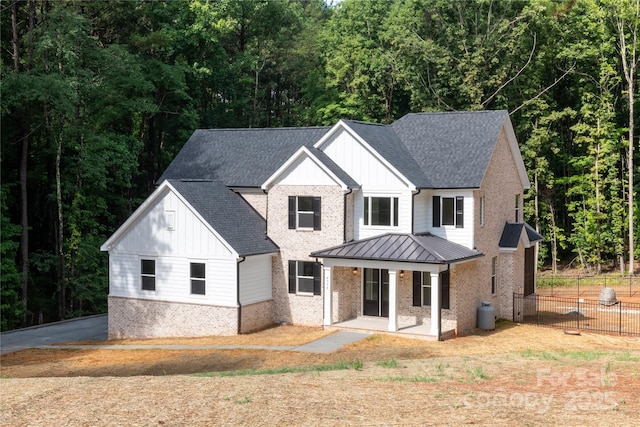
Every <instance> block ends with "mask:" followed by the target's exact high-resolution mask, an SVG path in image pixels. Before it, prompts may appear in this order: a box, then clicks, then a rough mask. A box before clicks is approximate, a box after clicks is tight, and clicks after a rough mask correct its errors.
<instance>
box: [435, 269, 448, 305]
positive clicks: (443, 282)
mask: <svg viewBox="0 0 640 427" xmlns="http://www.w3.org/2000/svg"><path fill="white" fill-rule="evenodd" d="M450 277H451V276H450V273H449V270H447V271H443V272H442V273H440V280H438V281H439V282H440V304H441V307H442V308H446V309H449V308H451V307H450V302H449V300H450V294H451V291H450V287H449V278H450Z"/></svg>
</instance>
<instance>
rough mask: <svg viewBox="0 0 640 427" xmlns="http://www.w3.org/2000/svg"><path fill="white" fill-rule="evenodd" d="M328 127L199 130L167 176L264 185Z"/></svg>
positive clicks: (164, 175) (169, 168)
mask: <svg viewBox="0 0 640 427" xmlns="http://www.w3.org/2000/svg"><path fill="white" fill-rule="evenodd" d="M328 130H329V128H328V127H313V128H269V129H199V130H196V131H195V132H194V133H193V135H191V137H190V138H189V140H188V141H187V143H186V144H185V145H184V147H183V148H182V150H180V152H179V153H178V155H177V156H176V158H175V159H174V160H173V161H172V162H171V164H170V165H169V167H168V168H167V169H166V170H165V172H164V174H163V175H162V176H161V177H160V179H159V180H158V183H160V182H162V181H164V180H165V179H183V178H186V179H209V180H218V181H222V182H223V183H224V184H225V185H227V186H229V187H260V185H261V184H262V183H263V182H265V181H266V180H267V178H269V177H270V176H271V175H272V174H273V173H274V172H275V171H276V170H277V169H278V168H279V167H280V166H282V164H283V163H284V162H285V161H286V160H287V159H288V158H289V157H290V156H291V155H292V154H294V153H295V152H296V151H297V150H298V149H299V148H300V147H301V146H303V145H304V146H307V147H311V146H312V145H313V144H314V143H315V142H316V141H317V140H318V139H320V138H321V137H322V135H324V134H325V133H326V132H327V131H328Z"/></svg>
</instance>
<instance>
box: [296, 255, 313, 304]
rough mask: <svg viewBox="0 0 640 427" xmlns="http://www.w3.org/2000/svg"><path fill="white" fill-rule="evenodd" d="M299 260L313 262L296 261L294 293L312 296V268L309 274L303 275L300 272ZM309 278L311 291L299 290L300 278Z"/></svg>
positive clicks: (311, 262)
mask: <svg viewBox="0 0 640 427" xmlns="http://www.w3.org/2000/svg"><path fill="white" fill-rule="evenodd" d="M301 262H308V263H310V264H314V262H313V261H296V295H303V296H313V281H314V280H315V277H314V276H313V270H312V271H311V276H303V275H301V274H300V263H301ZM301 278H302V279H311V292H307V291H301V290H300V279H301Z"/></svg>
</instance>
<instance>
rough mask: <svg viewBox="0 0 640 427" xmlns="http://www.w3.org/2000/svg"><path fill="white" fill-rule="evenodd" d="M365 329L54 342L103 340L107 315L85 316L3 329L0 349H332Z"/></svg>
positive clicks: (360, 336) (362, 335)
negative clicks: (278, 342) (277, 338)
mask: <svg viewBox="0 0 640 427" xmlns="http://www.w3.org/2000/svg"><path fill="white" fill-rule="evenodd" d="M369 335H370V334H368V333H364V332H351V331H338V332H335V333H333V334H331V335H327V336H326V337H323V338H320V339H317V340H315V341H312V342H310V343H307V344H303V345H300V346H267V345H177V344H155V345H154V344H143V345H121V344H114V345H109V344H104V345H102V344H92V345H53V344H56V343H65V342H72V341H106V340H107V315H106V314H102V315H99V316H91V317H84V318H79V319H73V320H67V321H63V322H57V323H51V324H47V325H41V326H34V327H31V328H25V329H18V330H16V331H10V332H4V333H2V335H1V336H0V353H1V354H7V353H12V352H14V351H19V350H24V349H27V348H43V349H47V348H49V349H50V348H54V349H102V350H143V349H157V350H231V349H257V350H288V351H300V352H305V353H333V352H334V351H336V350H339V349H340V348H342V347H343V346H344V345H346V344H350V343H353V342H356V341H360V340H361V339H364V338H366V337H367V336H369Z"/></svg>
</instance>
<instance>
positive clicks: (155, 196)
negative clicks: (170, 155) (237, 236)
mask: <svg viewBox="0 0 640 427" xmlns="http://www.w3.org/2000/svg"><path fill="white" fill-rule="evenodd" d="M169 192H172V193H173V194H175V195H176V197H177V198H178V199H180V201H181V202H182V203H183V204H184V205H185V206H186V207H187V209H189V210H190V211H191V213H193V215H194V216H195V217H196V218H198V220H200V221H201V222H202V223H203V224H204V225H205V227H206V228H207V229H208V230H209V231H210V232H211V234H213V235H214V236H215V237H216V238H217V239H218V240H220V242H221V243H222V244H223V245H224V247H225V248H227V249H228V250H229V252H231V253H232V254H233V256H235V257H236V258H238V257H239V256H240V255H239V254H238V252H237V251H236V250H235V249H234V248H233V246H231V245H230V244H229V242H227V241H226V240H225V239H224V238H223V237H222V236H221V235H220V234H219V233H218V232H217V231H216V230H215V229H214V228H213V227H212V226H211V224H209V222H208V221H206V220H205V219H204V218H202V216H201V215H200V213H198V211H196V210H195V209H194V208H193V206H191V204H190V203H189V202H187V200H186V199H185V198H184V197H183V196H182V194H180V192H179V191H177V190H176V189H175V188H174V187H173V185H171V184H170V183H169V181H167V180H164V181H163V182H162V184H160V185H159V186H158V188H156V189H155V191H154V192H153V193H151V195H150V196H149V197H147V199H146V200H145V201H144V202H143V203H142V204H141V205H140V207H138V209H136V210H135V211H134V212H133V214H131V216H130V217H129V218H127V220H126V221H125V222H124V224H122V225H121V226H120V228H118V229H117V230H116V232H115V233H113V234H112V235H111V237H109V239H108V240H107V241H106V242H105V243H103V244H102V246H100V250H101V251H109V250H110V249H111V247H112V246H113V245H114V244H115V243H116V242H117V241H118V240H120V238H121V237H123V236H124V235H125V234H126V232H127V231H128V230H129V229H130V228H131V227H132V226H134V225H135V224H136V222H138V220H139V219H140V218H141V217H142V216H143V215H144V214H145V213H146V212H147V210H148V209H149V208H150V207H151V206H153V204H154V203H155V202H156V201H157V200H159V199H160V198H161V197H163V196H165V195H166V194H167V193H169Z"/></svg>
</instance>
